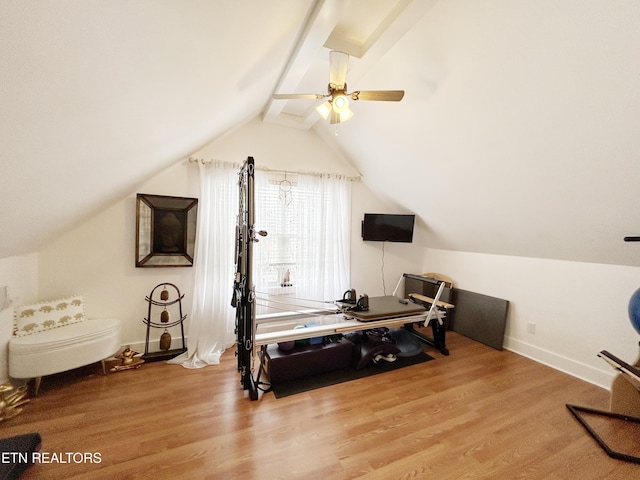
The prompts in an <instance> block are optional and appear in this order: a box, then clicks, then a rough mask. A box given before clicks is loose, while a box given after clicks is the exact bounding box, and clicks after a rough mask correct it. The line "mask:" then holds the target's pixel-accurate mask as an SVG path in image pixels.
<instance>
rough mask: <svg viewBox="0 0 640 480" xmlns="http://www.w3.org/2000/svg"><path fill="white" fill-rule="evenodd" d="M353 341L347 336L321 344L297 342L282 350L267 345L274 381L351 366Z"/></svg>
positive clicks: (283, 380) (267, 369) (266, 368)
mask: <svg viewBox="0 0 640 480" xmlns="http://www.w3.org/2000/svg"><path fill="white" fill-rule="evenodd" d="M352 351H353V343H352V342H350V341H349V340H347V339H346V338H341V339H340V340H338V341H336V342H330V343H326V344H320V345H296V346H295V347H293V349H291V350H289V351H286V352H285V351H282V350H280V349H279V348H278V345H267V352H266V353H267V354H266V359H265V370H266V372H267V374H268V375H269V380H270V381H271V383H272V384H276V383H282V382H286V381H289V380H295V379H297V378H303V377H309V376H312V375H318V374H319V373H325V372H331V371H333V370H339V369H341V368H347V367H350V366H351V361H352V360H351V358H352Z"/></svg>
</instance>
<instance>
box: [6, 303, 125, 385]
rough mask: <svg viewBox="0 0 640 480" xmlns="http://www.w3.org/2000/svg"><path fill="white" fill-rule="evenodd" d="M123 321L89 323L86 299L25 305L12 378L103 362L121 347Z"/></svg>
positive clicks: (13, 344) (19, 311) (17, 317)
mask: <svg viewBox="0 0 640 480" xmlns="http://www.w3.org/2000/svg"><path fill="white" fill-rule="evenodd" d="M120 331H121V330H120V320H118V319H113V318H109V319H88V318H86V317H85V315H84V300H83V298H82V296H75V297H68V298H63V299H59V300H54V301H49V302H42V303H37V304H32V305H23V306H21V307H17V308H16V309H15V310H14V332H13V336H12V337H11V339H10V340H9V376H10V377H12V378H16V379H31V378H34V379H35V394H37V393H38V389H39V387H40V382H41V379H42V377H44V376H46V375H52V374H54V373H60V372H65V371H67V370H72V369H74V368H78V367H82V366H85V365H89V364H91V363H96V362H102V369H103V373H106V370H105V363H104V360H105V359H106V358H109V357H110V356H111V355H113V354H114V353H116V352H117V351H118V350H119V349H120V347H121V338H120V337H121V335H120Z"/></svg>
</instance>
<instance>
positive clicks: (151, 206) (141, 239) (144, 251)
mask: <svg viewBox="0 0 640 480" xmlns="http://www.w3.org/2000/svg"><path fill="white" fill-rule="evenodd" d="M197 217H198V199H197V198H186V197H168V196H164V195H147V194H144V193H139V194H138V195H137V198H136V267H192V266H193V257H194V253H195V244H196V222H197Z"/></svg>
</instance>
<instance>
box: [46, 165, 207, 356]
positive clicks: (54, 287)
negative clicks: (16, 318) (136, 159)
mask: <svg viewBox="0 0 640 480" xmlns="http://www.w3.org/2000/svg"><path fill="white" fill-rule="evenodd" d="M197 174H198V171H197V168H195V167H193V166H192V165H188V164H187V163H186V162H180V163H178V164H176V165H174V166H172V167H170V168H168V169H167V170H165V171H162V172H160V173H159V174H158V175H156V176H155V177H153V178H151V179H149V180H148V181H147V182H145V183H144V184H142V185H140V186H139V188H138V190H137V191H136V192H131V193H130V194H129V195H127V196H126V198H124V199H122V200H120V201H118V202H116V203H115V204H113V205H111V206H110V207H108V208H107V209H105V210H103V211H102V212H100V213H98V214H97V215H95V216H94V217H93V218H91V219H90V220H88V221H87V222H84V223H83V224H81V225H79V226H78V227H76V228H74V229H72V230H70V231H68V232H66V233H64V234H63V235H61V236H60V237H58V238H57V239H56V240H55V241H53V242H51V243H50V244H49V245H47V247H46V248H44V249H43V250H42V251H41V252H40V255H39V274H40V275H39V294H40V299H42V300H47V299H55V298H59V297H64V296H68V295H76V294H81V295H84V298H85V312H86V314H87V316H88V317H92V318H106V317H115V318H119V319H120V320H121V321H122V322H123V341H124V342H125V344H132V345H135V347H137V348H139V347H140V346H143V345H144V338H145V332H146V327H145V325H144V323H143V322H142V320H143V318H144V317H146V316H147V303H146V302H145V296H146V295H149V293H150V292H151V290H152V289H153V287H155V286H156V285H157V284H159V283H163V282H170V283H174V284H175V285H177V286H178V288H180V290H181V291H182V292H186V295H185V303H184V306H185V307H186V308H187V311H188V308H189V306H190V301H191V298H190V295H189V292H190V291H191V287H192V283H193V269H192V268H190V267H183V268H136V267H135V239H136V235H135V226H136V194H137V193H147V194H157V195H172V196H185V197H197V195H198V183H197ZM161 333H162V332H160V331H159V329H156V331H154V334H156V335H154V337H155V338H158V337H159V335H160V334H161ZM173 336H174V339H175V338H176V337H177V335H173ZM174 347H175V345H174Z"/></svg>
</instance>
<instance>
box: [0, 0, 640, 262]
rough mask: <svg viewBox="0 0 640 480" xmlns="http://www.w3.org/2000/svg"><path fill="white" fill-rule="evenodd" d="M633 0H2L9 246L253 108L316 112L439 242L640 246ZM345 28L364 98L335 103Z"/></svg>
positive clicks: (2, 128) (73, 217)
mask: <svg viewBox="0 0 640 480" xmlns="http://www.w3.org/2000/svg"><path fill="white" fill-rule="evenodd" d="M639 46H640V3H638V2H637V1H636V0H618V1H616V2H605V1H597V0H589V1H584V0H561V1H557V0H524V1H519V2H514V1H512V0H439V1H437V0H376V1H375V2H374V1H368V0H325V1H322V0H269V1H268V2H265V1H263V0H242V1H222V0H217V1H214V0H137V1H135V2H131V1H129V0H110V1H108V2H87V1H84V0H62V1H56V2H54V1H37V0H23V1H20V2H18V1H12V0H0V158H1V160H0V161H1V174H0V221H1V224H2V242H1V243H0V258H2V257H6V256H11V255H17V254H22V253H28V252H31V251H36V250H37V249H38V248H39V245H41V244H42V242H44V241H46V240H47V239H48V238H51V236H52V235H55V234H56V233H57V232H59V231H61V230H62V229H64V228H67V227H69V226H71V225H73V224H74V223H75V222H79V221H82V220H84V219H86V218H88V217H89V216H90V215H91V214H93V213H95V212H96V211H97V210H98V209H100V208H102V207H104V206H106V205H109V204H110V203H112V202H114V201H116V200H119V199H121V198H123V196H125V195H127V194H129V193H130V192H131V191H133V190H134V189H135V186H136V185H138V184H139V183H140V182H141V181H143V180H144V179H146V178H148V177H150V176H152V175H154V174H156V173H157V172H159V171H161V170H162V169H164V168H166V167H167V166H169V165H171V164H174V163H175V162H177V161H178V160H180V159H182V158H184V157H186V156H188V155H189V154H190V153H192V152H194V151H196V150H197V149H198V148H199V147H201V146H202V145H204V144H206V143H208V142H209V141H211V140H214V139H216V138H218V137H220V136H221V135H222V134H224V133H225V132H227V131H229V130H230V129H232V128H234V127H236V126H237V125H240V124H242V123H244V122H246V121H248V120H250V119H252V118H255V117H260V118H261V119H262V120H263V121H265V122H269V123H271V124H275V125H280V126H283V127H287V128H297V129H313V131H315V132H316V133H317V134H318V135H320V136H321V137H322V138H323V139H324V140H325V141H326V142H327V143H329V144H330V145H332V146H333V147H334V148H335V149H336V150H337V151H339V152H340V153H341V155H342V156H343V157H344V158H345V159H347V161H348V162H350V163H351V165H352V166H353V168H354V169H355V170H357V171H358V172H360V173H361V174H362V176H363V181H364V182H365V183H366V184H367V185H368V186H369V187H370V188H371V189H372V190H373V191H374V192H376V193H377V194H379V195H380V196H382V197H384V198H386V199H387V200H388V201H389V204H390V206H391V207H392V208H397V209H398V210H402V211H403V212H404V211H413V212H415V213H416V214H417V215H418V217H419V222H420V224H421V226H422V227H423V228H424V229H425V231H426V232H427V233H426V239H425V246H429V247H434V248H443V249H451V250H461V251H469V252H483V253H491V254H501V255H520V256H527V257H540V258H553V259H561V260H569V261H582V262H596V263H611V264H620V265H640V248H638V244H630V243H625V242H623V237H624V236H626V235H640V201H639V198H640V197H639V192H638V190H639V188H638V187H639V186H640V135H638V132H640V94H639V91H640V89H639V87H638V85H640V56H639V55H638V48H639ZM332 49H336V50H341V51H345V52H347V53H349V54H350V56H351V58H350V63H349V71H348V74H347V82H348V85H349V90H350V91H352V90H355V89H362V90H379V89H404V90H405V92H406V93H405V97H404V99H403V100H402V102H399V103H395V102H363V101H358V102H352V110H353V111H354V113H355V115H354V117H353V118H352V119H351V120H350V121H348V122H346V123H343V124H339V125H337V127H336V126H332V125H328V124H327V122H325V121H324V120H322V119H321V118H320V117H319V116H318V115H317V113H316V112H315V106H316V105H317V104H318V103H321V101H319V100H295V101H285V100H272V99H271V98H272V94H274V93H324V92H326V89H327V83H328V71H329V64H328V57H329V51H330V50H332Z"/></svg>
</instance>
